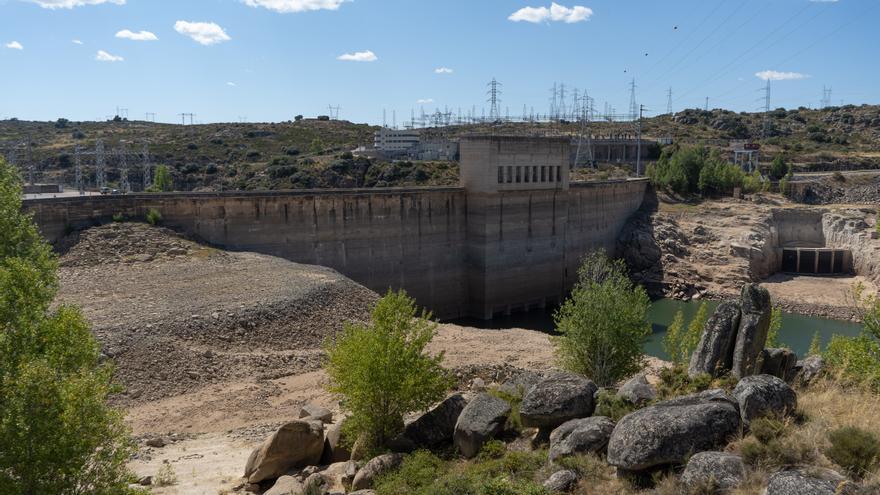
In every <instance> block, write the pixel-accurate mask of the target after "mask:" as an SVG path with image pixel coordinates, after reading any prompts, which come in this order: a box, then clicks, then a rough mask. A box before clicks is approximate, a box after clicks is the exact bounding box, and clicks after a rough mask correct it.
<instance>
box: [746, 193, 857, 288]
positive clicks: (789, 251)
mask: <svg viewBox="0 0 880 495" xmlns="http://www.w3.org/2000/svg"><path fill="white" fill-rule="evenodd" d="M823 214H824V212H823V211H821V210H803V209H781V210H776V211H774V212H773V217H772V219H771V221H772V224H771V225H770V227H771V229H770V230H771V233H772V234H771V235H772V237H771V239H770V246H772V247H771V251H772V254H771V255H770V256H768V257H767V258H765V259H766V261H767V262H769V264H768V265H765V269H766V271H765V272H764V273H766V274H768V275H772V274H774V273H785V274H789V275H811V276H817V275H819V276H821V275H824V276H838V275H854V271H853V257H852V252H851V251H850V250H849V249H846V248H845V247H840V246H829V245H828V243H827V238H826V232H825V225H824V223H823Z"/></svg>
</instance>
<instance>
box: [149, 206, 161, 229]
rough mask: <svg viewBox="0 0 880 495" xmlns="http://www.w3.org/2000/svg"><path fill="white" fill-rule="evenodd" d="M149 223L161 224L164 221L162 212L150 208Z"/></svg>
mask: <svg viewBox="0 0 880 495" xmlns="http://www.w3.org/2000/svg"><path fill="white" fill-rule="evenodd" d="M147 223H148V224H150V225H159V224H160V223H162V214H161V213H159V210H157V209H155V208H150V209H149V211H147Z"/></svg>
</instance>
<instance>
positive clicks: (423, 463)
mask: <svg viewBox="0 0 880 495" xmlns="http://www.w3.org/2000/svg"><path fill="white" fill-rule="evenodd" d="M448 470H449V466H448V463H447V462H446V461H444V460H443V459H441V458H439V457H437V456H436V455H434V454H432V453H431V452H430V451H427V450H418V451H416V452H414V453H413V454H412V455H409V456H407V457H406V458H405V459H404V460H403V462H402V463H401V465H400V469H398V470H396V471H392V472H390V473H388V474H386V475H384V476H380V477H379V479H378V480H376V488H377V490H378V492H379V493H382V494H387V495H410V494H412V493H420V492H423V491H424V490H425V489H427V488H428V487H430V486H431V485H432V484H434V482H435V481H436V480H437V478H438V477H440V476H442V475H443V474H444V473H446V472H447V471H448Z"/></svg>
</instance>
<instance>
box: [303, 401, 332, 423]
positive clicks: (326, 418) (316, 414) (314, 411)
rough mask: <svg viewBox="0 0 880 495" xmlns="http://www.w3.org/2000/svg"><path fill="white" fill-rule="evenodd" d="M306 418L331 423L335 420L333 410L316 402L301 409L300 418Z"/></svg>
mask: <svg viewBox="0 0 880 495" xmlns="http://www.w3.org/2000/svg"><path fill="white" fill-rule="evenodd" d="M305 418H312V419H317V420H320V421H321V422H322V423H331V422H332V421H333V412H332V411H330V410H329V409H327V408H326V407H321V406H318V405H316V404H306V405H304V406H302V407H301V408H300V409H299V419H305Z"/></svg>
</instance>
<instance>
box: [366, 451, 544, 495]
mask: <svg viewBox="0 0 880 495" xmlns="http://www.w3.org/2000/svg"><path fill="white" fill-rule="evenodd" d="M501 446H502V447H503V444H502V445H501ZM546 462H547V451H543V450H538V451H529V452H512V451H503V450H502V451H498V449H497V444H495V443H492V442H489V443H487V447H484V450H483V451H482V452H481V453H480V455H479V456H478V458H477V460H475V461H456V460H446V459H442V458H440V457H438V456H437V455H435V454H433V453H431V452H429V451H425V450H421V451H418V452H415V453H413V454H412V455H409V456H407V457H406V459H405V460H404V461H403V464H402V465H401V467H400V469H399V470H397V471H394V472H392V473H389V474H387V475H385V476H382V477H380V478H379V480H378V481H377V483H376V492H377V493H378V494H379V495H545V494H547V495H549V492H547V491H546V490H545V489H544V488H543V487H542V486H541V485H540V483H538V482H537V479H536V478H537V476H538V472H539V470H540V469H541V468H542V467H544V465H545V464H546Z"/></svg>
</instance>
